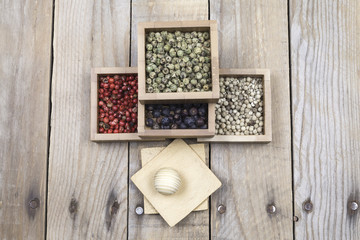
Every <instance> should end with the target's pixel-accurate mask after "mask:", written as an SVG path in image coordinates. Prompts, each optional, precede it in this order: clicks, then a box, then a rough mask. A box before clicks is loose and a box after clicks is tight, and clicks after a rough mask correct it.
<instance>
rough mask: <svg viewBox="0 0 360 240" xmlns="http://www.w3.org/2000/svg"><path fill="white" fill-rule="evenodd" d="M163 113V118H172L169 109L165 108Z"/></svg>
mask: <svg viewBox="0 0 360 240" xmlns="http://www.w3.org/2000/svg"><path fill="white" fill-rule="evenodd" d="M161 113H162V115H163V116H165V117H168V116H170V109H169V108H164V109H163V110H162V111H161Z"/></svg>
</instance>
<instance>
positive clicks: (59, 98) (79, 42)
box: [47, 0, 130, 239]
mask: <svg viewBox="0 0 360 240" xmlns="http://www.w3.org/2000/svg"><path fill="white" fill-rule="evenodd" d="M54 21H55V23H54V43H53V47H54V63H53V67H54V69H53V78H52V96H51V101H52V113H51V139H50V158H49V182H48V212H47V237H48V239H109V238H113V239H124V238H126V236H127V181H128V168H127V167H128V163H127V160H128V143H101V144H97V143H93V142H91V141H90V131H89V129H90V88H89V86H90V82H91V77H90V73H91V67H114V66H121V67H126V66H128V65H129V41H130V38H129V33H130V3H129V1H117V3H116V4H113V3H112V2H109V1H81V2H77V3H75V2H73V1H70V0H68V1H55V19H54Z"/></svg>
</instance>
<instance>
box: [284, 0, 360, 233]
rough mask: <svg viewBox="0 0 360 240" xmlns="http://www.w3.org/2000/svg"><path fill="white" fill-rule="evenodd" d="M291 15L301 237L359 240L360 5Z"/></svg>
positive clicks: (335, 4)
mask: <svg viewBox="0 0 360 240" xmlns="http://www.w3.org/2000/svg"><path fill="white" fill-rule="evenodd" d="M290 10H291V11H290V13H291V18H290V26H291V65H292V68H291V69H292V71H291V77H292V108H293V115H292V118H293V150H294V158H293V161H294V188H295V194H294V198H295V207H294V210H295V215H296V216H298V217H299V221H298V222H297V223H296V224H295V236H296V238H297V239H349V240H350V239H354V240H355V239H360V224H359V223H360V214H359V210H358V211H356V212H352V211H351V210H350V209H349V208H348V204H349V203H351V202H352V201H357V203H358V204H359V201H360V124H359V122H360V108H359V104H360V64H359V63H360V16H359V11H360V3H359V1H314V0H310V1H291V2H290ZM325 16H329V17H325ZM309 201H310V202H311V203H312V205H313V210H312V211H311V212H307V211H304V210H303V204H304V203H306V202H309Z"/></svg>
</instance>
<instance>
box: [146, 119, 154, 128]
mask: <svg viewBox="0 0 360 240" xmlns="http://www.w3.org/2000/svg"><path fill="white" fill-rule="evenodd" d="M145 125H146V126H148V127H152V126H153V125H154V120H152V119H151V118H147V119H146V121H145Z"/></svg>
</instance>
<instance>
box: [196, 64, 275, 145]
mask: <svg viewBox="0 0 360 240" xmlns="http://www.w3.org/2000/svg"><path fill="white" fill-rule="evenodd" d="M219 75H220V76H219V78H220V77H222V76H237V77H239V76H244V77H245V76H249V77H259V76H261V77H263V84H264V133H265V134H264V135H247V136H244V135H214V136H213V137H210V138H208V137H206V138H198V139H197V141H198V142H259V143H260V142H265V143H268V142H271V141H272V127H271V125H272V124H271V83H270V70H269V69H235V68H229V69H220V70H219ZM214 114H215V113H214Z"/></svg>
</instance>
